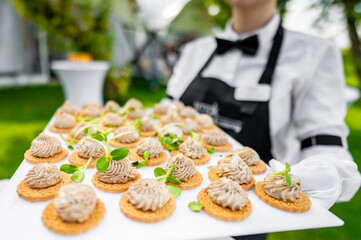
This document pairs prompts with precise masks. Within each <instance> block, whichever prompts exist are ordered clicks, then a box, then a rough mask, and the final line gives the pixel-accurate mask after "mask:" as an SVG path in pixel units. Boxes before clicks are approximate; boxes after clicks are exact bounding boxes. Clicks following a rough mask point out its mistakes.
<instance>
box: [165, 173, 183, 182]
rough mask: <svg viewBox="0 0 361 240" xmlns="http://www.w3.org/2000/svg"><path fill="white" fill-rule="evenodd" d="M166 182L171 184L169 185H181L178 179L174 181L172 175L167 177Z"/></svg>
mask: <svg viewBox="0 0 361 240" xmlns="http://www.w3.org/2000/svg"><path fill="white" fill-rule="evenodd" d="M167 181H168V182H171V183H174V184H181V183H182V182H181V181H179V180H178V179H176V178H175V177H173V176H172V175H169V176H168V177H167Z"/></svg>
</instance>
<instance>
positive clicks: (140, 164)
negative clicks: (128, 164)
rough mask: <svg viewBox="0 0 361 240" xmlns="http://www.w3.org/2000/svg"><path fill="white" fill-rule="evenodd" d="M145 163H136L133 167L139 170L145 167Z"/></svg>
mask: <svg viewBox="0 0 361 240" xmlns="http://www.w3.org/2000/svg"><path fill="white" fill-rule="evenodd" d="M146 165H147V163H146V162H145V161H140V162H138V164H136V165H135V167H136V168H141V167H144V166H146Z"/></svg>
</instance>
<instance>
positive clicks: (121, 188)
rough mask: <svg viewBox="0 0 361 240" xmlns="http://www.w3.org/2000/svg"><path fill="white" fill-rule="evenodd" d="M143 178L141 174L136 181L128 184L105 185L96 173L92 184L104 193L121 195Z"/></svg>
mask: <svg viewBox="0 0 361 240" xmlns="http://www.w3.org/2000/svg"><path fill="white" fill-rule="evenodd" d="M141 177H142V176H141V175H140V173H138V174H137V176H136V177H135V179H133V180H131V181H128V182H126V183H105V182H102V181H100V180H99V178H98V175H97V172H96V173H95V174H94V175H93V178H92V182H93V184H94V186H95V187H96V188H98V189H99V190H102V191H104V192H111V193H121V192H125V191H127V190H128V188H129V187H130V185H131V184H132V183H134V182H136V181H138V180H139V179H140V178H141Z"/></svg>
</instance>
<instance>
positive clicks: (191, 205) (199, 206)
mask: <svg viewBox="0 0 361 240" xmlns="http://www.w3.org/2000/svg"><path fill="white" fill-rule="evenodd" d="M203 207H204V206H203V204H202V203H199V202H190V203H189V204H188V208H189V209H190V210H192V211H193V212H199V211H200V210H202V208H203Z"/></svg>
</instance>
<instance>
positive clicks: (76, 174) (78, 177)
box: [71, 171, 84, 183]
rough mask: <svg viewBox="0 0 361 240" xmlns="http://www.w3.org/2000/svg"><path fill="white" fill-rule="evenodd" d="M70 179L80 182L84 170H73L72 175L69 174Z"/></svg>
mask: <svg viewBox="0 0 361 240" xmlns="http://www.w3.org/2000/svg"><path fill="white" fill-rule="evenodd" d="M71 179H72V180H73V181H74V182H76V183H81V182H82V181H83V179H84V172H83V171H76V172H74V174H73V176H71Z"/></svg>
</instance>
